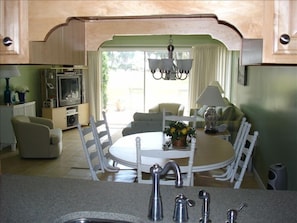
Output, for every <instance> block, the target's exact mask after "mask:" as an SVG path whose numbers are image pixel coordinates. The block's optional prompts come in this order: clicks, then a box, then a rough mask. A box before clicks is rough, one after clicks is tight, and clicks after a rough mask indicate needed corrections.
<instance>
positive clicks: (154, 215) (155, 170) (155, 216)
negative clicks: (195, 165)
mask: <svg viewBox="0 0 297 223" xmlns="http://www.w3.org/2000/svg"><path fill="white" fill-rule="evenodd" d="M169 170H173V171H174V173H175V176H176V180H175V187H182V186H183V179H182V175H181V171H180V168H179V166H178V164H177V163H176V162H174V161H169V162H168V163H166V164H165V166H164V168H163V169H162V167H160V166H159V164H154V165H153V166H152V167H151V168H150V173H151V175H152V180H153V184H152V192H151V196H150V203H149V212H148V218H149V219H150V220H152V221H159V220H162V219H163V206H162V198H161V193H160V177H161V176H164V175H165V174H167V173H168V171H169Z"/></svg>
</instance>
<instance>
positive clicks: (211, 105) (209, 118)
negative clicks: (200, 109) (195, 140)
mask: <svg viewBox="0 0 297 223" xmlns="http://www.w3.org/2000/svg"><path fill="white" fill-rule="evenodd" d="M197 103H199V104H201V105H208V108H207V109H206V111H205V113H204V119H205V133H208V134H214V133H216V132H217V129H216V122H217V114H216V109H215V106H225V102H224V100H223V98H222V95H221V93H220V91H219V88H218V87H217V86H211V85H209V86H207V87H206V88H205V89H204V91H203V92H202V93H201V95H200V96H199V98H198V100H197Z"/></svg>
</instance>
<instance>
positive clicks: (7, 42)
mask: <svg viewBox="0 0 297 223" xmlns="http://www.w3.org/2000/svg"><path fill="white" fill-rule="evenodd" d="M2 42H3V45H4V46H10V45H11V44H12V43H13V41H12V39H11V38H10V37H8V36H6V37H4V38H3V41H2Z"/></svg>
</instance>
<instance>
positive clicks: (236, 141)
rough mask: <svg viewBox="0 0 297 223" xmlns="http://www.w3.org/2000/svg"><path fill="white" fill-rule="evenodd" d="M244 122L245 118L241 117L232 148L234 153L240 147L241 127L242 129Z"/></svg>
mask: <svg viewBox="0 0 297 223" xmlns="http://www.w3.org/2000/svg"><path fill="white" fill-rule="evenodd" d="M245 122H246V117H243V118H242V120H241V123H240V126H239V129H238V132H237V135H236V138H235V141H234V144H233V148H234V150H235V151H237V149H238V147H239V146H240V143H241V142H242V137H243V136H242V132H243V127H244V123H245Z"/></svg>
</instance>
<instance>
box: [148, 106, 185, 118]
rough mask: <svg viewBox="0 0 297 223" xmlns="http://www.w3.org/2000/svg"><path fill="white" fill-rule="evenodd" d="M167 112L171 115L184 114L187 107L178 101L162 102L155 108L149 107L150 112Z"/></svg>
mask: <svg viewBox="0 0 297 223" xmlns="http://www.w3.org/2000/svg"><path fill="white" fill-rule="evenodd" d="M164 110H165V112H167V113H171V115H179V116H182V115H184V110H185V107H184V106H183V105H182V104H178V103H161V104H158V105H156V106H154V107H153V108H151V109H149V113H158V112H163V111H164Z"/></svg>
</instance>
